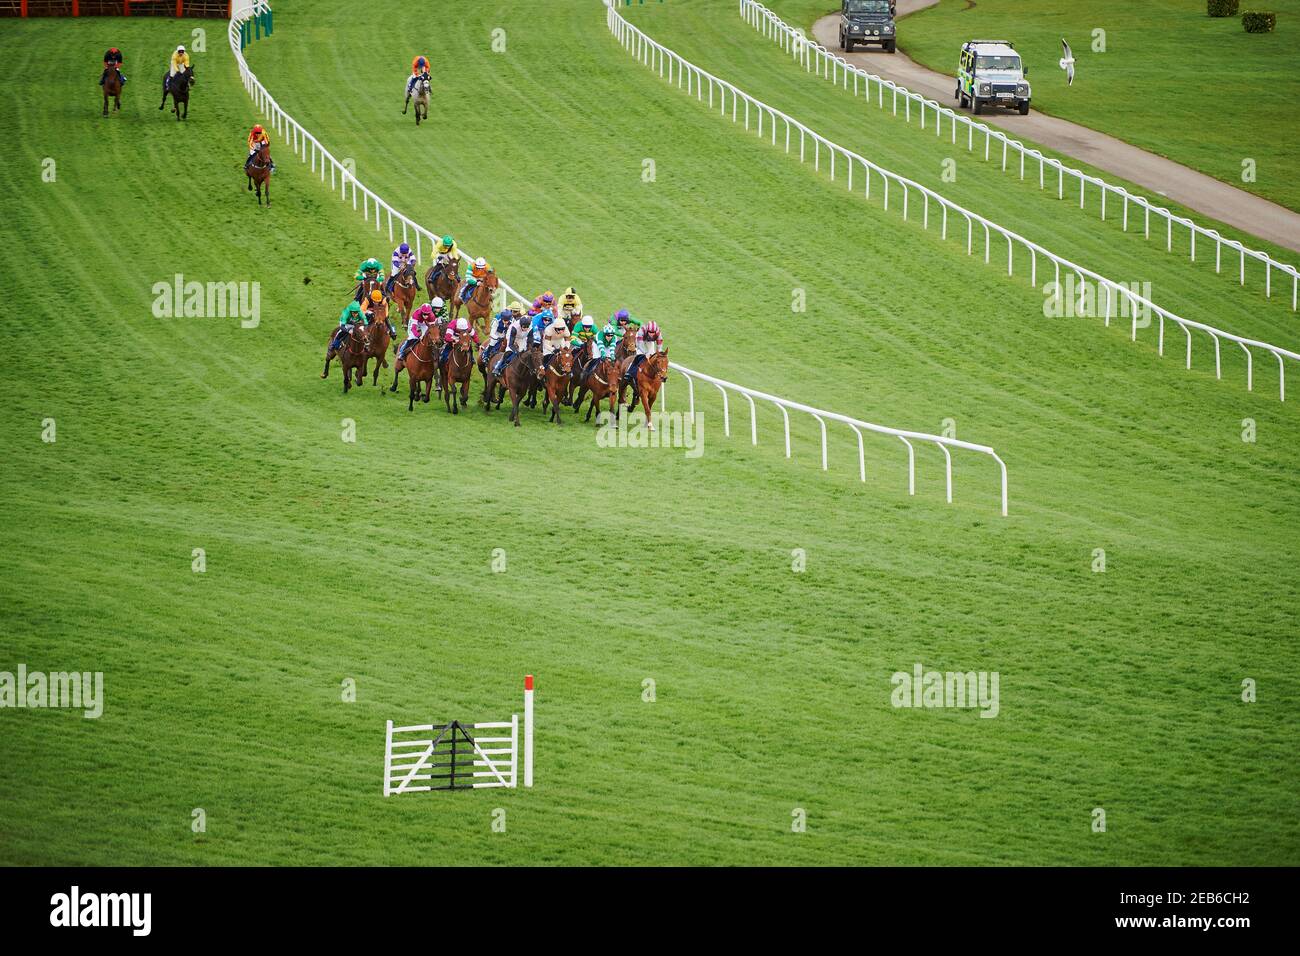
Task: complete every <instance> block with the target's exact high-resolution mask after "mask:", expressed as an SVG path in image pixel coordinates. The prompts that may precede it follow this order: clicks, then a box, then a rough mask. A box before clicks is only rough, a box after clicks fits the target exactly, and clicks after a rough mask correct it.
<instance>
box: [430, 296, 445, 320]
mask: <svg viewBox="0 0 1300 956" xmlns="http://www.w3.org/2000/svg"><path fill="white" fill-rule="evenodd" d="M429 308H430V309H432V310H433V317H434V318H435V319H445V318H446V317H447V303H446V302H443V301H442V297H441V296H437V295H435V296H434V297H433V300H432V301H431V302H430V303H429Z"/></svg>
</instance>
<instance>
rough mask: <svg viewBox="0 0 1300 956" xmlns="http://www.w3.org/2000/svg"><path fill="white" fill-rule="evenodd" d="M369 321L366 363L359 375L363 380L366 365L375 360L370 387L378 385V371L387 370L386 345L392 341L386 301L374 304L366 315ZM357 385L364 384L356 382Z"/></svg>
mask: <svg viewBox="0 0 1300 956" xmlns="http://www.w3.org/2000/svg"><path fill="white" fill-rule="evenodd" d="M368 318H369V319H370V348H369V350H368V351H367V352H366V363H365V364H363V365H362V366H361V375H362V377H363V378H364V377H365V374H366V365H368V364H369V363H370V360H371V359H374V360H375V372H374V377H373V378H371V380H370V384H371V385H378V384H379V370H380V369H381V368H388V343H389V342H391V341H392V340H393V339H392V330H391V329H389V328H388V300H387V299H383V300H382V301H380V302H376V303H375V306H374V308H372V309H371V310H370V313H369V315H368ZM357 384H358V385H363V384H365V383H364V382H358V383H357Z"/></svg>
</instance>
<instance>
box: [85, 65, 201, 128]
mask: <svg viewBox="0 0 1300 956" xmlns="http://www.w3.org/2000/svg"><path fill="white" fill-rule="evenodd" d="M107 69H108V73H107V74H106V75H105V76H104V83H103V87H102V89H103V91H104V115H105V116H107V115H108V101H109V100H112V101H113V112H115V113H116V112H117V111H118V110H120V109H121V108H122V85H123V80H122V71H121V70H120V69H118V68H117V67H116V66H110V67H108V68H107ZM169 72H170V71H169ZM168 79H169V74H168V73H164V74H163V80H162V84H163V90H162V102H161V103H159V104H158V109H160V110H161V109H163V108H164V107H166V105H167V97H168V96H170V97H171V98H172V112H173V113H175V114H176V121H177V122H178V123H179V122H180V121H181V120H183V119H189V117H190V87H192V86H193V85H194V67H192V66H187V67H186V68H185V69H184V70H183V71H181V72H180V73H177V74H176V77H175V83H174V84H173V83H169V82H168ZM182 107H183V109H182Z"/></svg>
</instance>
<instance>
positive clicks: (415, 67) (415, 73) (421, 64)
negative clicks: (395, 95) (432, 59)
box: [406, 54, 429, 100]
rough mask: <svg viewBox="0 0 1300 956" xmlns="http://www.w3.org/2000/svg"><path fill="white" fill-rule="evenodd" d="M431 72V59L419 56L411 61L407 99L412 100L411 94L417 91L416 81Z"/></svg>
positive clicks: (407, 83) (407, 82) (422, 55)
mask: <svg viewBox="0 0 1300 956" xmlns="http://www.w3.org/2000/svg"><path fill="white" fill-rule="evenodd" d="M428 72H429V58H428V57H427V56H425V55H424V54H417V55H416V57H415V59H413V60H411V76H410V78H409V79H408V80H407V81H406V98H407V99H408V100H409V99H410V98H411V93H412V91H414V89H415V81H416V80H418V79H419V78H420V76H421V75H422V74H425V73H428Z"/></svg>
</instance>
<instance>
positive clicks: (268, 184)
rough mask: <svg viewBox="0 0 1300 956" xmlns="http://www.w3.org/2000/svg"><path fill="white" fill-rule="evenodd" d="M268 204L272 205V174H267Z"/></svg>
mask: <svg viewBox="0 0 1300 956" xmlns="http://www.w3.org/2000/svg"><path fill="white" fill-rule="evenodd" d="M266 204H267V206H270V205H271V174H270V173H267V174H266Z"/></svg>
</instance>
